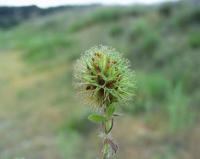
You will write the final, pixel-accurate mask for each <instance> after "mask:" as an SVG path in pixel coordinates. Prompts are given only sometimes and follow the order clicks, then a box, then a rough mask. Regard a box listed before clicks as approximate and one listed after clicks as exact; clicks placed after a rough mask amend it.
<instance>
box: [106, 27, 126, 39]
mask: <svg viewBox="0 0 200 159" xmlns="http://www.w3.org/2000/svg"><path fill="white" fill-rule="evenodd" d="M122 33H123V28H122V27H121V26H119V25H113V26H112V27H111V29H110V31H109V34H110V35H111V36H112V37H116V36H119V35H121V34H122Z"/></svg>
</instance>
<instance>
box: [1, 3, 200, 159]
mask: <svg viewBox="0 0 200 159" xmlns="http://www.w3.org/2000/svg"><path fill="white" fill-rule="evenodd" d="M199 13H200V12H199V6H197V5H191V4H188V3H187V4H185V3H182V2H177V3H166V4H163V5H158V6H129V7H122V6H121V7H119V6H117V7H114V6H109V7H104V6H96V7H94V6H92V7H91V8H90V7H83V8H81V7H78V8H77V9H76V8H74V9H69V10H67V9H66V10H65V9H64V10H62V11H57V12H54V13H52V14H48V15H46V16H38V15H37V16H35V17H34V18H32V19H29V20H26V21H24V22H23V23H20V24H19V25H17V26H15V27H13V28H10V29H8V28H7V29H6V30H0V74H1V76H0V119H1V120H0V139H1V141H0V158H3V159H4V158H31V159H36V158H44V159H55V158H56V159H64V158H70V159H80V158H81V159H92V158H95V157H96V154H98V152H97V150H98V149H99V148H98V146H99V145H98V143H99V141H97V139H96V135H97V133H94V132H93V131H95V130H96V128H95V129H93V128H94V127H95V125H93V124H91V123H90V122H89V121H88V120H87V115H88V114H89V111H90V109H89V108H88V107H84V106H83V103H82V101H79V100H80V98H79V97H78V96H76V95H75V93H74V89H73V87H72V83H73V78H72V68H73V64H74V62H75V60H76V59H77V58H79V57H80V55H81V53H83V52H84V51H85V50H87V49H88V48H90V47H92V46H94V45H98V44H103V45H111V46H112V47H114V48H116V49H117V50H119V52H122V53H124V56H125V57H127V58H128V59H129V60H130V61H131V65H132V67H133V68H134V70H135V71H136V78H137V92H136V95H135V97H134V100H133V102H131V103H127V104H126V105H125V106H124V105H123V106H121V107H120V109H119V110H118V111H119V112H122V113H123V114H124V115H122V116H120V117H119V120H117V127H118V128H119V130H117V129H115V128H114V136H116V139H117V140H118V143H119V145H120V154H118V158H124V159H126V158H127V159H128V158H137V159H147V158H148V159H165V158H166V159H197V158H198V157H199V155H200V154H199V150H198V148H199V146H200V145H199V143H200V142H199V138H200V136H199V134H200V130H199V126H200V125H199V122H198V120H199V113H198V112H199V104H200V80H199V77H200V71H199V68H200V54H199V52H200V47H199V46H200V36H199V33H200V29H199V28H200V21H199V20H200V18H199ZM91 132H92V133H91ZM99 140H100V139H99ZM94 145H95V146H94ZM138 154H139V155H138Z"/></svg>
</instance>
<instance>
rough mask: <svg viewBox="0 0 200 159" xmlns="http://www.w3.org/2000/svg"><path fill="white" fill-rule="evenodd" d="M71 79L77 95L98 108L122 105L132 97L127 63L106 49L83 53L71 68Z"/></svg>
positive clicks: (114, 52) (131, 81)
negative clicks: (118, 103)
mask: <svg viewBox="0 0 200 159" xmlns="http://www.w3.org/2000/svg"><path fill="white" fill-rule="evenodd" d="M74 77H75V82H74V83H75V87H76V89H77V92H78V93H79V94H80V95H81V96H82V97H83V98H84V99H86V101H87V102H89V103H90V104H91V103H92V104H93V105H95V106H98V107H102V106H103V105H110V104H113V103H117V102H121V101H126V100H128V99H130V98H131V97H132V96H133V95H134V88H135V77H134V72H133V71H131V69H130V65H129V61H128V60H126V59H124V58H123V57H122V56H121V54H120V53H118V52H117V51H116V50H115V49H113V48H110V47H107V46H102V45H100V46H96V47H92V48H91V49H89V50H88V51H86V52H85V53H84V54H83V55H82V56H81V58H80V59H79V60H77V62H76V64H75V68H74Z"/></svg>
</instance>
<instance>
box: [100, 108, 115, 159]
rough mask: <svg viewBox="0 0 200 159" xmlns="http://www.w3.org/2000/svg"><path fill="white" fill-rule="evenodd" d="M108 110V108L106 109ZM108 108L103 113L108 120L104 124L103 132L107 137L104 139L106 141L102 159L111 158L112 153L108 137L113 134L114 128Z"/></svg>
mask: <svg viewBox="0 0 200 159" xmlns="http://www.w3.org/2000/svg"><path fill="white" fill-rule="evenodd" d="M106 108H107V107H106ZM106 108H105V109H104V111H103V113H104V115H105V117H106V118H107V120H106V121H105V122H102V131H103V134H104V135H105V137H104V139H103V140H104V141H103V148H102V159H109V158H110V157H109V156H111V155H110V154H109V153H110V148H111V147H110V145H109V143H108V138H107V136H108V135H109V134H111V130H112V128H113V118H110V119H109V117H108V116H107V113H106V112H107V110H106Z"/></svg>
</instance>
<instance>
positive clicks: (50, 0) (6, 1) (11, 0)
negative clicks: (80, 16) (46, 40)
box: [0, 0, 174, 8]
mask: <svg viewBox="0 0 200 159" xmlns="http://www.w3.org/2000/svg"><path fill="white" fill-rule="evenodd" d="M167 1H174V0H0V6H26V5H37V6H39V7H42V8H47V7H53V6H60V5H74V4H76V5H81V4H91V3H101V4H105V5H111V4H122V5H127V4H138V3H144V4H152V3H160V2H167Z"/></svg>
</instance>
